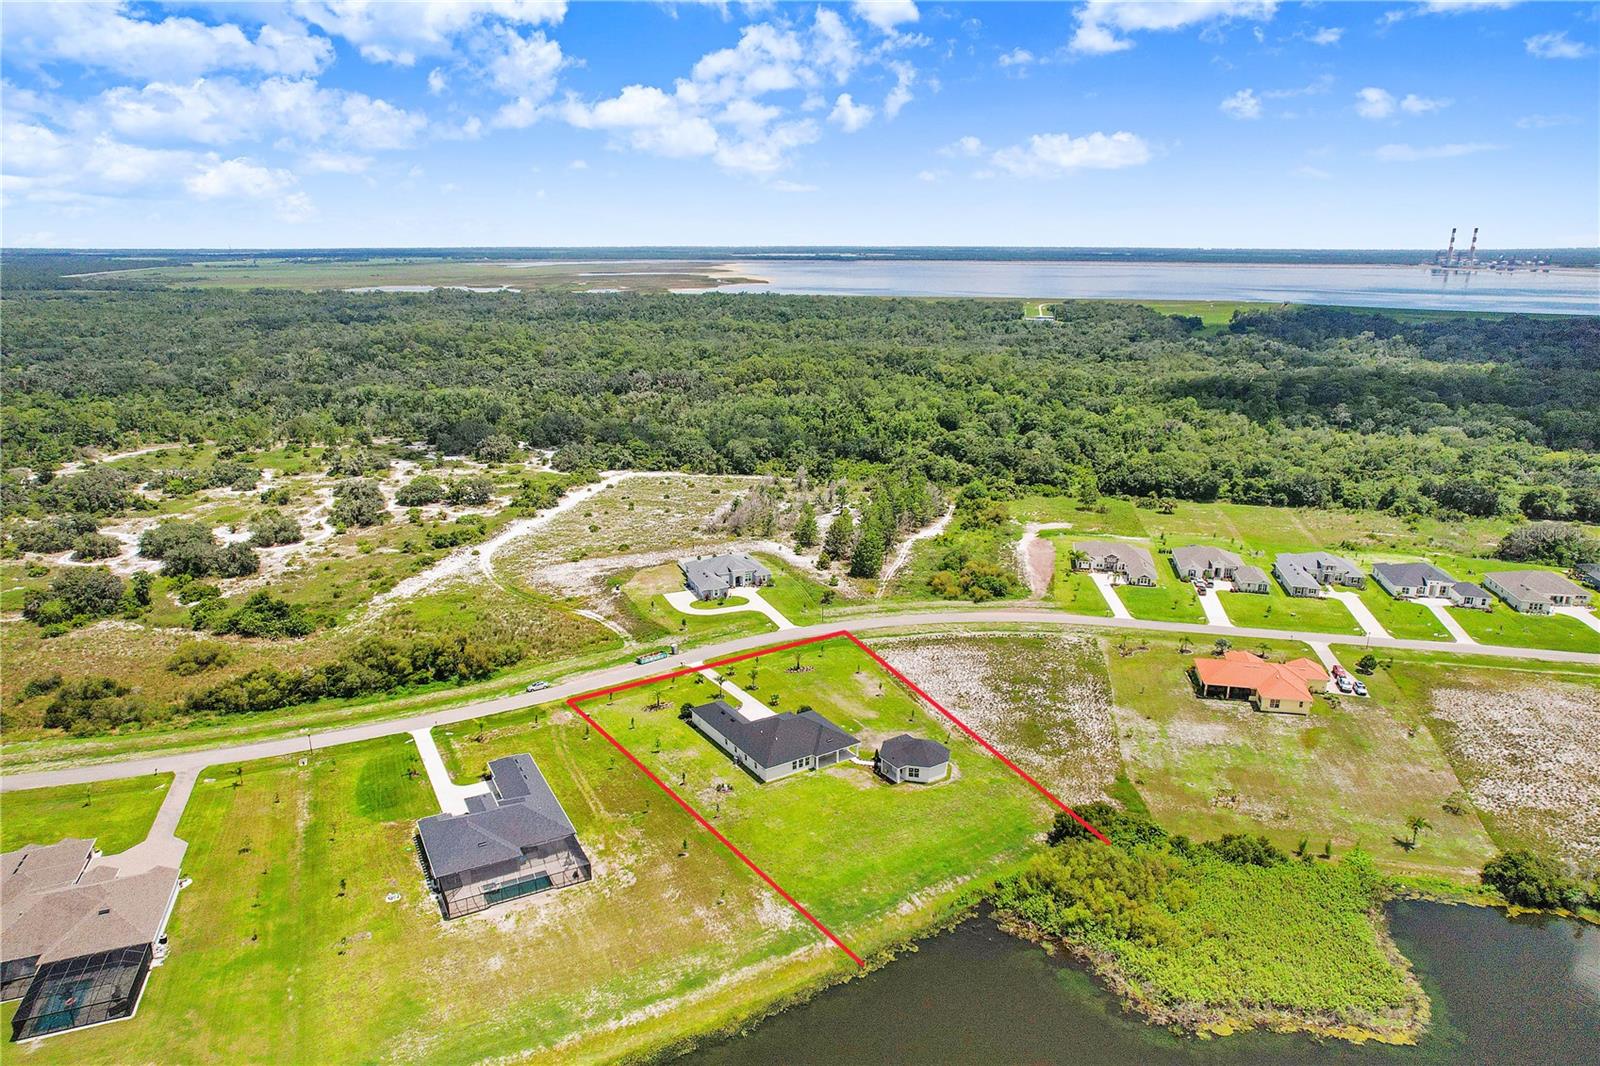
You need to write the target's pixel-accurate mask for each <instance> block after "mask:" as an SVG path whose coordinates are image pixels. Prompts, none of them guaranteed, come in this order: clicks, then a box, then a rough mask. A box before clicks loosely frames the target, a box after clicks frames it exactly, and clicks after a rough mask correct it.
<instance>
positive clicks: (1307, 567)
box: [1278, 552, 1367, 589]
mask: <svg viewBox="0 0 1600 1066" xmlns="http://www.w3.org/2000/svg"><path fill="white" fill-rule="evenodd" d="M1284 560H1288V561H1289V562H1291V563H1293V564H1294V565H1296V566H1298V567H1300V569H1302V570H1304V571H1306V572H1307V573H1309V574H1310V575H1311V576H1313V577H1315V578H1316V579H1317V581H1318V583H1319V584H1323V585H1346V586H1349V587H1350V588H1355V589H1359V588H1366V587H1367V575H1365V574H1363V573H1362V572H1361V568H1360V567H1359V566H1357V565H1356V564H1355V563H1353V562H1351V561H1350V560H1349V559H1346V558H1345V557H1344V556H1342V555H1332V554H1329V553H1328V552H1285V553H1284V554H1282V555H1280V556H1278V561H1279V562H1280V563H1281V562H1283V561H1284Z"/></svg>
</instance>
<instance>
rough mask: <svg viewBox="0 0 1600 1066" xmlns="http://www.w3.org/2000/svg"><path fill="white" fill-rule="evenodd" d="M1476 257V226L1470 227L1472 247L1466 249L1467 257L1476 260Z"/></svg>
mask: <svg viewBox="0 0 1600 1066" xmlns="http://www.w3.org/2000/svg"><path fill="white" fill-rule="evenodd" d="M1477 258H1478V227H1477V226H1473V227H1472V247H1471V248H1469V249H1467V259H1469V260H1472V261H1476V260H1477Z"/></svg>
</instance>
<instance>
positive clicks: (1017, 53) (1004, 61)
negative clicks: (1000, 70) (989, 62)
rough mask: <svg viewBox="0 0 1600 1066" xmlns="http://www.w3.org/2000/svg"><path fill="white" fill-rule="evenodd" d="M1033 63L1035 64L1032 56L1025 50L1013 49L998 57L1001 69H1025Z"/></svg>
mask: <svg viewBox="0 0 1600 1066" xmlns="http://www.w3.org/2000/svg"><path fill="white" fill-rule="evenodd" d="M1034 62H1037V60H1036V59H1035V57H1034V54H1033V53H1032V52H1030V51H1028V50H1027V49H1026V48H1013V49H1012V50H1011V51H1009V52H1007V53H1006V54H1005V55H1003V56H1001V57H1000V65H1001V66H1002V67H1026V66H1028V65H1029V64H1032V63H1034Z"/></svg>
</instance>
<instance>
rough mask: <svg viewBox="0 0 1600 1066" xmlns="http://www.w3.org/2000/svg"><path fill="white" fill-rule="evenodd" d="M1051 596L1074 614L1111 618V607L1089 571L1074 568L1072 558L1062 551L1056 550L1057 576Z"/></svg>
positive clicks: (1064, 608) (1052, 586)
mask: <svg viewBox="0 0 1600 1066" xmlns="http://www.w3.org/2000/svg"><path fill="white" fill-rule="evenodd" d="M1050 598H1051V600H1053V601H1054V602H1055V604H1056V606H1057V607H1060V608H1061V609H1062V610H1063V611H1071V612H1072V613H1073V614H1089V615H1094V616H1095V617H1097V618H1110V617H1111V608H1110V607H1109V606H1107V605H1106V598H1105V596H1104V595H1103V594H1102V593H1101V592H1100V586H1099V585H1096V584H1095V583H1094V578H1092V577H1090V576H1089V574H1088V572H1087V571H1084V570H1074V569H1072V560H1071V559H1069V558H1068V557H1067V554H1066V553H1065V552H1062V551H1059V550H1058V551H1057V552H1056V576H1055V580H1054V581H1053V582H1052V583H1051V585H1050Z"/></svg>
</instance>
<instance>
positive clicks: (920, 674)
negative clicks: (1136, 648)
mask: <svg viewBox="0 0 1600 1066" xmlns="http://www.w3.org/2000/svg"><path fill="white" fill-rule="evenodd" d="M873 646H874V647H875V648H876V649H877V650H878V651H879V652H880V653H881V654H882V655H883V656H884V658H886V659H887V660H889V662H890V663H892V664H894V666H895V667H896V668H897V669H899V670H901V671H903V672H904V673H905V674H906V676H908V677H910V678H911V679H912V680H914V681H915V682H916V683H917V684H918V685H919V686H921V687H922V688H923V689H925V690H926V691H927V692H928V694H929V695H931V696H932V697H933V698H934V699H936V700H938V701H939V702H940V703H942V704H944V706H945V707H947V708H949V710H950V711H951V713H953V714H955V715H957V716H958V717H960V718H961V720H962V721H964V722H966V723H967V724H968V725H969V726H971V727H972V728H973V729H974V730H976V731H977V732H978V733H979V734H980V735H981V736H983V737H984V738H986V739H988V740H989V741H990V742H991V743H993V744H994V745H995V746H996V747H997V748H999V749H1000V750H1001V751H1003V752H1005V754H1006V756H1007V757H1008V758H1010V759H1011V760H1012V761H1013V762H1015V763H1016V764H1017V765H1018V766H1020V767H1022V768H1023V769H1024V770H1026V771H1027V772H1028V773H1029V774H1031V775H1032V776H1034V777H1035V778H1037V779H1038V780H1039V781H1040V782H1041V783H1042V784H1044V785H1045V786H1046V787H1047V788H1049V789H1051V790H1052V791H1054V792H1055V793H1056V795H1057V796H1059V797H1060V798H1061V799H1062V800H1063V801H1064V802H1066V803H1085V802H1088V801H1090V800H1096V799H1103V798H1104V790H1105V788H1106V786H1107V785H1108V784H1110V783H1111V782H1112V781H1113V780H1114V779H1115V778H1116V776H1117V773H1118V772H1119V770H1120V769H1121V766H1122V757H1121V754H1120V752H1119V750H1118V747H1117V737H1116V728H1115V725H1114V723H1113V720H1112V715H1111V685H1110V682H1109V681H1108V680H1107V678H1106V672H1105V665H1104V661H1103V659H1102V657H1101V652H1100V646H1099V644H1098V643H1097V642H1096V641H1094V640H1093V639H1086V638H1081V637H1073V636H1067V635H1058V634H1049V635H1035V634H1011V633H1007V634H998V633H997V634H981V635H965V634H951V635H939V636H918V637H893V638H887V639H882V640H875V641H874V642H873Z"/></svg>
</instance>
